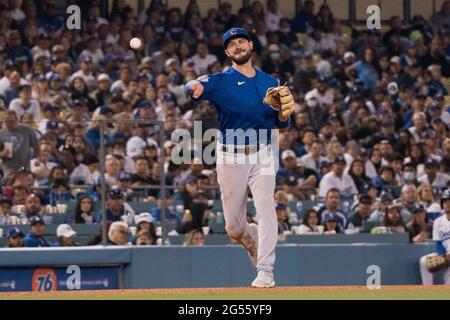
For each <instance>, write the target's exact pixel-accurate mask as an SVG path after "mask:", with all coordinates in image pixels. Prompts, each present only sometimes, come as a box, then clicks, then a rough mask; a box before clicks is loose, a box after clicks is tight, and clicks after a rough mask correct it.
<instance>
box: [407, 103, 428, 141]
mask: <svg viewBox="0 0 450 320" xmlns="http://www.w3.org/2000/svg"><path fill="white" fill-rule="evenodd" d="M413 123H414V126H413V127H411V128H409V129H408V130H409V132H410V133H411V134H412V136H413V138H414V141H415V142H416V143H420V142H422V140H423V137H422V136H423V134H424V133H425V131H426V130H427V116H426V115H425V113H424V112H422V111H419V112H415V113H414V115H413Z"/></svg>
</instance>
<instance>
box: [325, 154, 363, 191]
mask: <svg viewBox="0 0 450 320" xmlns="http://www.w3.org/2000/svg"><path fill="white" fill-rule="evenodd" d="M345 164H346V161H345V158H344V157H342V156H337V157H335V158H334V162H333V168H332V171H331V172H329V173H327V174H326V175H325V176H324V177H323V178H322V180H321V181H320V184H319V196H320V197H325V196H326V195H327V193H328V192H329V190H331V189H334V188H336V189H337V190H338V191H339V192H340V193H341V194H342V195H343V196H351V195H354V194H357V193H358V189H357V188H356V186H355V183H354V182H353V179H352V178H351V177H350V176H349V175H348V174H347V173H344V169H345Z"/></svg>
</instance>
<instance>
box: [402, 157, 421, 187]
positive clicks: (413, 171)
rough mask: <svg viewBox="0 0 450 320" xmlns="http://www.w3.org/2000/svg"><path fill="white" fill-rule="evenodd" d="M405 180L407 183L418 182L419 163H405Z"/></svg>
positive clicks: (415, 183) (413, 183) (414, 183)
mask: <svg viewBox="0 0 450 320" xmlns="http://www.w3.org/2000/svg"><path fill="white" fill-rule="evenodd" d="M405 160H407V159H405ZM403 181H404V183H405V184H412V185H417V184H418V181H417V165H416V164H415V163H414V162H407V163H405V164H404V165H403Z"/></svg>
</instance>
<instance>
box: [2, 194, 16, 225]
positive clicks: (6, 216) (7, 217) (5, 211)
mask: <svg viewBox="0 0 450 320" xmlns="http://www.w3.org/2000/svg"><path fill="white" fill-rule="evenodd" d="M11 208H12V201H11V199H10V198H8V197H5V196H0V225H3V226H6V225H11V224H13V220H12V219H11V213H12V210H11Z"/></svg>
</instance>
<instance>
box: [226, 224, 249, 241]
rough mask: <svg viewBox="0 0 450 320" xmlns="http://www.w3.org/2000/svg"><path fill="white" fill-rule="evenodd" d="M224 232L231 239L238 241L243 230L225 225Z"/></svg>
mask: <svg viewBox="0 0 450 320" xmlns="http://www.w3.org/2000/svg"><path fill="white" fill-rule="evenodd" d="M225 230H226V231H227V234H228V236H229V237H230V238H232V239H240V238H242V236H243V235H244V231H245V230H244V228H241V227H239V226H231V225H226V226H225Z"/></svg>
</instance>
